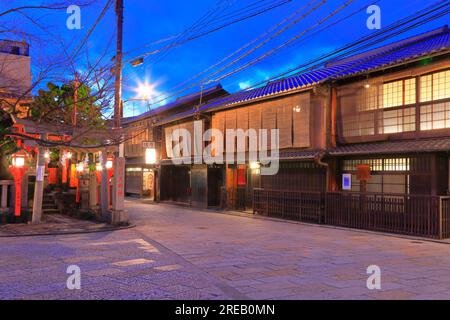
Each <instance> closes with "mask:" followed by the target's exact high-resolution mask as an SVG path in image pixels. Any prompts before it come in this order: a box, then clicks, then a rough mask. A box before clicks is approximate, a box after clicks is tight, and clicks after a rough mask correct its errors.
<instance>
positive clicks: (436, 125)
mask: <svg viewBox="0 0 450 320" xmlns="http://www.w3.org/2000/svg"><path fill="white" fill-rule="evenodd" d="M444 128H450V102H441V103H433V104H427V105H423V106H420V130H422V131H425V130H435V129H444Z"/></svg>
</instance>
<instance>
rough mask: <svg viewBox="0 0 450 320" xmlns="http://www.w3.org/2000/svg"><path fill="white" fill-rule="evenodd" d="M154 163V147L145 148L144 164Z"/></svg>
mask: <svg viewBox="0 0 450 320" xmlns="http://www.w3.org/2000/svg"><path fill="white" fill-rule="evenodd" d="M155 163H156V149H155V148H146V149H145V164H155Z"/></svg>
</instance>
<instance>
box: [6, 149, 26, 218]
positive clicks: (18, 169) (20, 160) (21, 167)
mask: <svg viewBox="0 0 450 320" xmlns="http://www.w3.org/2000/svg"><path fill="white" fill-rule="evenodd" d="M25 157H26V154H25V153H24V152H23V151H19V152H16V153H14V154H13V155H12V156H11V158H12V159H11V164H12V165H11V166H10V167H9V170H10V171H11V173H12V175H13V177H14V187H15V192H14V193H15V195H14V215H15V216H16V217H20V211H21V208H20V207H21V197H22V180H23V176H24V174H25V169H26V168H25Z"/></svg>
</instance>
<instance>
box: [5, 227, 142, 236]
mask: <svg viewBox="0 0 450 320" xmlns="http://www.w3.org/2000/svg"><path fill="white" fill-rule="evenodd" d="M135 227H136V225H134V224H131V225H128V226H123V227H111V228H103V229H99V230H83V231H67V232H65V231H64V232H49V233H24V234H14V235H0V238H21V237H45V236H61V235H74V234H88V233H100V232H112V231H120V230H127V229H133V228H135Z"/></svg>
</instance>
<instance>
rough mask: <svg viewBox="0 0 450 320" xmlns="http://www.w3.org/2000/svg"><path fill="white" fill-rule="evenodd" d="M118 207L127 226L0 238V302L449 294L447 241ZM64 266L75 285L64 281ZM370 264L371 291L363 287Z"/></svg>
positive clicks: (161, 207) (133, 203) (440, 296)
mask: <svg viewBox="0 0 450 320" xmlns="http://www.w3.org/2000/svg"><path fill="white" fill-rule="evenodd" d="M126 207H127V210H128V212H129V215H130V217H131V219H132V221H133V222H134V223H135V224H136V225H137V227H136V228H134V229H127V230H121V231H115V232H104V233H101V234H100V233H97V234H96V233H92V234H83V235H63V236H43V237H27V238H0V256H1V259H0V268H1V269H2V270H9V271H8V272H5V273H2V274H0V299H39V300H40V299H368V300H370V299H448V300H450V255H449V254H448V253H449V250H450V246H449V244H441V243H434V242H428V241H421V243H420V244H417V243H414V242H413V241H411V240H409V239H402V238H396V237H387V236H382V235H377V234H374V233H362V232H358V231H350V230H339V229H330V228H323V227H318V226H309V225H306V224H301V225H300V224H292V223H284V222H278V221H269V220H264V219H251V218H246V217H238V216H230V215H223V214H217V213H214V212H205V211H199V210H195V209H190V208H180V207H174V206H167V205H152V206H150V207H149V205H146V204H144V203H141V202H140V201H137V200H136V201H126ZM150 209H151V210H150ZM200 227H201V228H200ZM72 264H75V265H78V266H79V267H80V268H81V290H73V291H72V290H68V289H67V288H66V287H65V286H66V280H67V277H68V276H69V274H67V273H66V270H67V267H68V266H69V265H72ZM373 264H376V265H378V266H380V268H381V272H382V274H381V276H382V278H381V284H382V290H379V291H377V290H375V291H371V290H368V289H367V287H366V280H367V277H368V276H369V275H368V274H366V269H367V267H368V266H369V265H373Z"/></svg>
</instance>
